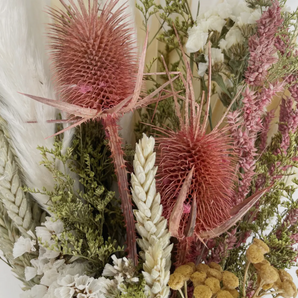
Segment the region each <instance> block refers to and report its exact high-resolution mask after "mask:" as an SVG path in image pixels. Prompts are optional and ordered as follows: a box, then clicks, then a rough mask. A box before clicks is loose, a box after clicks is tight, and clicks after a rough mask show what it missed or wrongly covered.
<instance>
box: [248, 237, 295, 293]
mask: <svg viewBox="0 0 298 298" xmlns="http://www.w3.org/2000/svg"><path fill="white" fill-rule="evenodd" d="M269 252H270V249H269V247H268V246H267V245H266V244H265V243H264V242H263V241H261V240H260V239H254V241H253V244H251V245H250V246H249V247H248V249H247V251H246V258H247V260H248V262H250V263H252V264H253V265H254V267H255V269H256V273H257V287H258V288H257V289H256V293H255V295H254V297H256V298H257V297H261V296H263V295H264V293H265V292H266V291H268V290H270V291H269V292H268V294H270V293H272V291H274V293H276V294H279V296H280V297H284V298H291V297H296V295H297V288H296V286H295V284H294V282H293V278H292V276H291V275H290V274H289V273H288V272H286V271H285V270H278V269H277V268H275V267H273V266H271V264H270V262H268V261H267V260H265V258H264V254H266V253H269ZM259 293H260V296H259V295H258V294H259Z"/></svg>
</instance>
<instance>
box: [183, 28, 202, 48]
mask: <svg viewBox="0 0 298 298" xmlns="http://www.w3.org/2000/svg"><path fill="white" fill-rule="evenodd" d="M207 38H208V32H205V31H203V30H202V28H201V27H200V26H194V27H192V28H190V29H189V30H188V40H187V42H186V44H185V48H186V50H187V52H189V53H195V52H197V51H199V50H203V48H204V46H205V44H206V42H207Z"/></svg>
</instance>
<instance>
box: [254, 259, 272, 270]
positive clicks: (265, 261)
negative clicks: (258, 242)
mask: <svg viewBox="0 0 298 298" xmlns="http://www.w3.org/2000/svg"><path fill="white" fill-rule="evenodd" d="M253 265H254V267H255V268H256V269H257V270H260V268H261V267H262V266H264V265H271V264H270V262H269V261H267V260H265V259H264V260H263V261H262V262H260V263H256V264H253Z"/></svg>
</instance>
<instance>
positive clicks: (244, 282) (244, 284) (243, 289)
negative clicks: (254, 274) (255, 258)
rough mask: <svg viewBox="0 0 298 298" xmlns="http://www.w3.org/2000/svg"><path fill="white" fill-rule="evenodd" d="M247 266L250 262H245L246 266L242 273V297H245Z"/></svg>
mask: <svg viewBox="0 0 298 298" xmlns="http://www.w3.org/2000/svg"><path fill="white" fill-rule="evenodd" d="M249 265H250V262H249V261H247V263H246V266H245V271H244V277H243V287H242V293H243V297H245V295H246V289H245V286H246V280H247V274H248V269H249Z"/></svg>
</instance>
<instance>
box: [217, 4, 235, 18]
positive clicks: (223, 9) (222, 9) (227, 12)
mask: <svg viewBox="0 0 298 298" xmlns="http://www.w3.org/2000/svg"><path fill="white" fill-rule="evenodd" d="M214 6H215V8H216V13H217V14H218V15H219V16H220V17H221V18H222V19H228V18H229V17H230V16H231V14H232V12H233V9H232V6H231V5H230V4H229V3H228V2H227V1H223V2H222V3H217V4H216V5H214Z"/></svg>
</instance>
